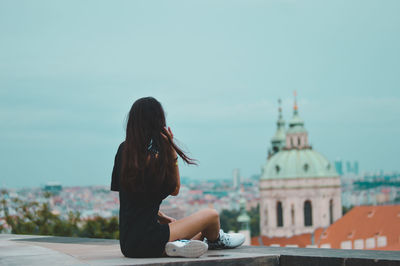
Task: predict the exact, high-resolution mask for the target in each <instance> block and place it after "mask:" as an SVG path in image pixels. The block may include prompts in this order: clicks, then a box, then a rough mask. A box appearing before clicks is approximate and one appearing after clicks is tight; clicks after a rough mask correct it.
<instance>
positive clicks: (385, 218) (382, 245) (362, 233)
mask: <svg viewBox="0 0 400 266" xmlns="http://www.w3.org/2000/svg"><path fill="white" fill-rule="evenodd" d="M361 221H362V222H361ZM399 225H400V205H387V206H359V207H354V208H353V209H352V210H351V211H349V212H348V213H347V214H346V215H345V216H343V217H342V218H340V219H339V220H337V221H336V222H335V223H333V224H332V225H331V226H329V227H328V228H326V229H324V228H318V229H316V230H315V231H314V232H312V233H305V234H301V235H296V236H292V237H289V238H287V237H267V236H259V237H253V238H252V239H251V244H252V245H255V246H281V247H301V248H305V247H314V248H335V249H372V250H400V226H399Z"/></svg>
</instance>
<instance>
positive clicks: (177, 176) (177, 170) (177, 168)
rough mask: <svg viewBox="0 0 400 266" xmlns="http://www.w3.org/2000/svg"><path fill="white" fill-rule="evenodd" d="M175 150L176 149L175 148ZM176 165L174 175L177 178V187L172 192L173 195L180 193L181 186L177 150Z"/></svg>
mask: <svg viewBox="0 0 400 266" xmlns="http://www.w3.org/2000/svg"><path fill="white" fill-rule="evenodd" d="M174 152H175V150H174ZM174 158H176V159H175V165H174V172H173V175H174V177H175V178H176V188H175V190H174V192H172V193H171V195H172V196H177V195H178V194H179V189H180V188H181V177H180V176H179V166H178V156H176V152H175V156H174Z"/></svg>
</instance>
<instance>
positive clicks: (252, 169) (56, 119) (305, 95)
mask: <svg viewBox="0 0 400 266" xmlns="http://www.w3.org/2000/svg"><path fill="white" fill-rule="evenodd" d="M399 14H400V1H398V0H393V1H391V0H385V1H376V0H360V1H358V0H352V1H348V0H339V1H320V0H316V1H308V0H282V1H278V0H264V1H261V0H243V1H235V0H226V1H225V0H220V1H215V0H210V1H205V0H202V1H187V0H182V1H150V0H143V1H97V0H96V1H81V0H79V1H72V0H68V1H53V0H51V1H14V0H11V1H4V0H0V185H1V186H6V187H23V186H40V185H43V184H45V183H46V182H48V181H59V182H60V183H61V184H63V185H91V184H98V185H104V184H109V183H110V174H111V170H112V166H113V160H114V155H115V152H116V150H117V147H118V145H119V143H120V142H121V141H122V140H123V138H124V125H125V119H126V114H127V112H128V111H129V109H130V107H131V105H132V103H133V102H134V101H135V100H136V99H138V98H139V97H143V96H154V97H156V98H157V99H158V100H159V101H160V102H161V103H162V104H163V106H164V109H165V111H166V113H167V123H168V124H169V125H170V126H171V128H172V130H173V132H174V134H175V137H176V138H177V139H179V140H180V142H181V143H182V144H184V146H183V147H184V148H185V149H186V150H187V151H189V152H190V154H191V156H192V157H194V158H196V159H198V160H199V163H200V164H199V166H197V167H185V166H182V167H181V175H182V176H188V177H191V178H198V179H202V178H230V177H231V176H232V170H233V169H234V168H240V170H241V173H242V175H243V176H245V177H248V176H251V175H253V174H259V173H260V168H261V166H262V165H263V164H264V163H265V162H266V154H267V149H268V147H269V145H270V142H269V141H270V138H271V137H272V136H273V134H274V132H275V128H276V125H275V122H276V119H277V99H278V98H282V100H283V113H284V118H285V120H286V121H288V120H289V119H290V118H291V116H292V106H293V91H294V90H297V92H298V102H299V113H300V116H301V117H302V118H303V119H304V120H305V126H306V128H307V130H308V132H309V139H310V141H311V144H312V145H313V148H314V149H315V150H317V151H318V152H320V153H322V154H323V155H325V156H326V157H327V158H328V159H329V160H331V161H334V160H335V159H337V158H339V157H340V158H342V159H344V160H352V161H353V160H358V161H359V163H360V168H361V170H368V171H370V170H380V169H383V170H385V171H394V170H400V166H399V162H400V159H399V148H400V144H399V136H400V119H399V117H400V49H399V47H400V16H399ZM181 165H183V163H182V162H181Z"/></svg>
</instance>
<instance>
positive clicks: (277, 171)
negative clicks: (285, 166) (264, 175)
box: [275, 165, 281, 174]
mask: <svg viewBox="0 0 400 266" xmlns="http://www.w3.org/2000/svg"><path fill="white" fill-rule="evenodd" d="M275 170H276V173H277V174H279V171H280V170H281V168H280V167H279V165H275Z"/></svg>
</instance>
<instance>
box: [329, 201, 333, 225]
mask: <svg viewBox="0 0 400 266" xmlns="http://www.w3.org/2000/svg"><path fill="white" fill-rule="evenodd" d="M329 224H333V199H331V200H330V201H329Z"/></svg>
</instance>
